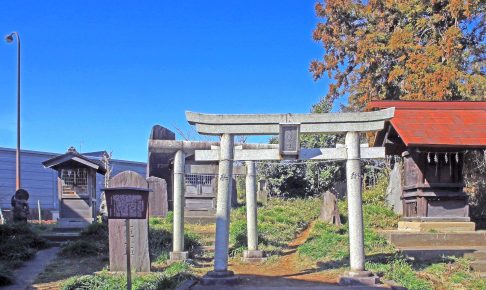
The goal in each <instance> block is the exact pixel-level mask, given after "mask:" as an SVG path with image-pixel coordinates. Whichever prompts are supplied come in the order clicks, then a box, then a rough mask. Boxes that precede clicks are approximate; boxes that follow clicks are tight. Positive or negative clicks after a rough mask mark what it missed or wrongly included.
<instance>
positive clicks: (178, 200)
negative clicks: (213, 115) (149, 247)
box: [170, 150, 188, 261]
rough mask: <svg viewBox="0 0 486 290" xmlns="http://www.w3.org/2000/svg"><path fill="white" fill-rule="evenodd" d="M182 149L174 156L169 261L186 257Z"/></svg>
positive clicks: (181, 259)
mask: <svg viewBox="0 0 486 290" xmlns="http://www.w3.org/2000/svg"><path fill="white" fill-rule="evenodd" d="M185 158H186V156H185V154H184V152H183V151H182V150H179V151H177V152H176V154H175V157H174V232H173V240H172V252H170V260H171V261H183V260H186V259H187V258H188V253H187V252H185V251H184V163H185Z"/></svg>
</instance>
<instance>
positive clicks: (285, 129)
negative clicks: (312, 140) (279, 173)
mask: <svg viewBox="0 0 486 290" xmlns="http://www.w3.org/2000/svg"><path fill="white" fill-rule="evenodd" d="M299 136H300V124H289V123H287V124H280V132H279V149H280V155H281V156H282V157H283V158H284V159H290V158H292V159H297V158H298V156H299V150H300V137H299Z"/></svg>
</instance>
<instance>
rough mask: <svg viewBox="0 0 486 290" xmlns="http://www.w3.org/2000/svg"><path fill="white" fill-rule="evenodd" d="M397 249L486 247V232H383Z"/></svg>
mask: <svg viewBox="0 0 486 290" xmlns="http://www.w3.org/2000/svg"><path fill="white" fill-rule="evenodd" d="M382 234H383V235H384V236H385V237H386V238H387V239H388V241H389V242H390V243H392V244H393V245H395V246H397V247H399V248H400V247H451V248H455V247H473V248H475V247H486V231H475V232H461V233H422V232H403V231H382Z"/></svg>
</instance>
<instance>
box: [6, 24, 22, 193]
mask: <svg viewBox="0 0 486 290" xmlns="http://www.w3.org/2000/svg"><path fill="white" fill-rule="evenodd" d="M14 36H16V37H17V150H16V152H15V190H19V189H20V187H21V184H20V36H19V34H18V33H17V32H12V33H10V34H9V35H7V36H6V37H5V40H6V41H7V42H8V43H11V42H13V41H14Z"/></svg>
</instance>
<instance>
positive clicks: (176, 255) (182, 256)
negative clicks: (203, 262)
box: [169, 252, 189, 262]
mask: <svg viewBox="0 0 486 290" xmlns="http://www.w3.org/2000/svg"><path fill="white" fill-rule="evenodd" d="M169 256H170V261H172V262H179V261H185V260H187V259H188V258H189V252H170V253H169Z"/></svg>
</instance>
